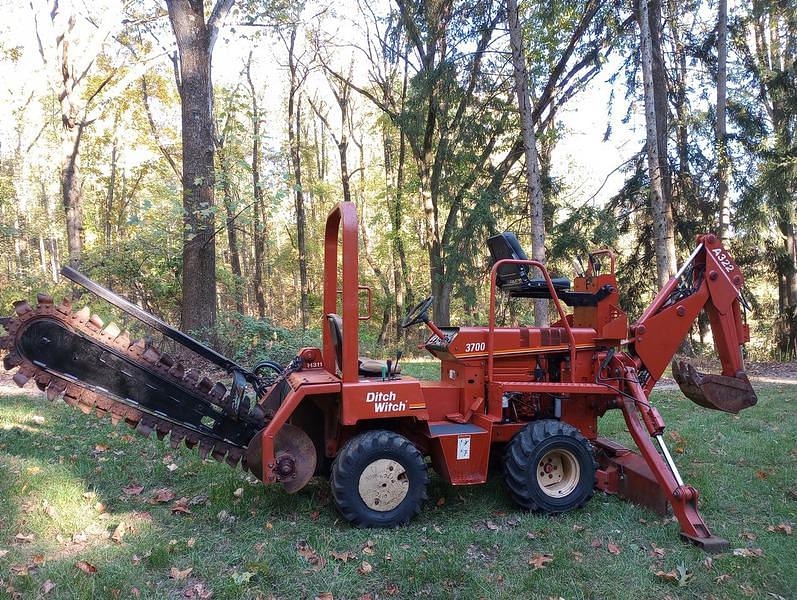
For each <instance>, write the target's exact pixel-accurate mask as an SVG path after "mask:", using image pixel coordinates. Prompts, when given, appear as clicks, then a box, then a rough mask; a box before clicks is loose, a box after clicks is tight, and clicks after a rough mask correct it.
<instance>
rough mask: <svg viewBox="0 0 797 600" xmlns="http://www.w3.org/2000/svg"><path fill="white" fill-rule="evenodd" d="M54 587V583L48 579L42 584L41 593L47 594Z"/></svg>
mask: <svg viewBox="0 0 797 600" xmlns="http://www.w3.org/2000/svg"><path fill="white" fill-rule="evenodd" d="M54 589H55V584H54V583H53V582H52V581H50V580H49V579H48V580H47V581H45V582H44V583H43V584H42V587H41V593H42V594H49V593H50V592H52V591H53V590H54Z"/></svg>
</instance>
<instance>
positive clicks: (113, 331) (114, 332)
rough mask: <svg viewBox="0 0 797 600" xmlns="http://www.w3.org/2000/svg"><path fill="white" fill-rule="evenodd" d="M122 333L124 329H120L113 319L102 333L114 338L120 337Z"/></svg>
mask: <svg viewBox="0 0 797 600" xmlns="http://www.w3.org/2000/svg"><path fill="white" fill-rule="evenodd" d="M120 333H122V330H121V329H119V325H117V324H116V323H114V322H113V321H111V322H110V323H108V324H107V325H106V326H105V329H103V330H102V335H105V336H108V337H109V338H111V339H112V340H115V339H116V338H117V337H119V334H120Z"/></svg>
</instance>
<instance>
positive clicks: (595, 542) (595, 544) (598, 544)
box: [589, 538, 603, 548]
mask: <svg viewBox="0 0 797 600" xmlns="http://www.w3.org/2000/svg"><path fill="white" fill-rule="evenodd" d="M589 545H590V546H592V547H593V548H600V547H601V546H603V542H602V541H600V540H599V539H598V538H595V539H594V540H592V541H591V542H590V544H589Z"/></svg>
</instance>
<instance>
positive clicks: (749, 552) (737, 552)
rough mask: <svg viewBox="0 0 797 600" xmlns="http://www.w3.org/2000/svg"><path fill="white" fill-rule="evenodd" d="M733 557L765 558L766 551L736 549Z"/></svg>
mask: <svg viewBox="0 0 797 600" xmlns="http://www.w3.org/2000/svg"><path fill="white" fill-rule="evenodd" d="M733 555H734V556H742V557H744V558H751V557H753V556H764V551H763V550H762V549H761V548H734V549H733Z"/></svg>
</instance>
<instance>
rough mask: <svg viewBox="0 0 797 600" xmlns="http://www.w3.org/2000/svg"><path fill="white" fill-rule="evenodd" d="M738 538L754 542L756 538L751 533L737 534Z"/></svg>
mask: <svg viewBox="0 0 797 600" xmlns="http://www.w3.org/2000/svg"><path fill="white" fill-rule="evenodd" d="M739 537H740V538H742V539H745V540H750V541H751V542H754V541H755V539H756V538H757V537H758V536H757V535H756V534H754V533H753V532H752V531H743V532H742V533H740V534H739Z"/></svg>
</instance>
